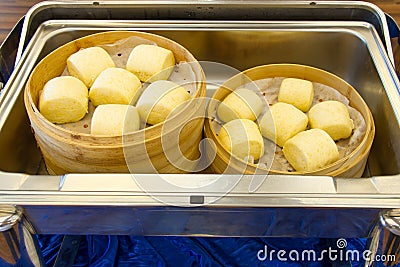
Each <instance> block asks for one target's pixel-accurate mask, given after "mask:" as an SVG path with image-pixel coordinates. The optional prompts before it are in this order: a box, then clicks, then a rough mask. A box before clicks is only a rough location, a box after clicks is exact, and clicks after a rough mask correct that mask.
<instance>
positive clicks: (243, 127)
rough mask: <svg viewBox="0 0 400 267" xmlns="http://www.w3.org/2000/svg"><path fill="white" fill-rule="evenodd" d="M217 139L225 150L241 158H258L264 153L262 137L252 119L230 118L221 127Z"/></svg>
mask: <svg viewBox="0 0 400 267" xmlns="http://www.w3.org/2000/svg"><path fill="white" fill-rule="evenodd" d="M218 139H219V140H220V142H221V144H222V145H223V146H224V147H225V149H226V150H228V151H229V152H230V153H232V154H233V155H235V156H237V157H239V158H241V159H246V158H248V157H252V158H253V159H254V160H258V159H259V158H260V157H261V156H262V155H263V154H264V141H263V138H262V136H261V133H260V130H259V128H258V125H257V124H256V123H255V122H254V121H252V120H248V119H236V120H231V121H230V122H228V123H226V124H224V126H223V127H222V128H221V130H220V131H219V133H218Z"/></svg>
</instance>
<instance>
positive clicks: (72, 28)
mask: <svg viewBox="0 0 400 267" xmlns="http://www.w3.org/2000/svg"><path fill="white" fill-rule="evenodd" d="M71 8H74V9H73V10H74V11H73V12H70V11H71V10H72V9H71ZM114 29H123V30H140V31H146V32H152V33H156V34H159V35H162V36H166V37H168V38H171V39H173V40H175V41H177V42H179V43H181V44H182V45H184V46H185V47H186V48H188V49H189V50H190V51H191V52H192V53H193V54H194V56H195V57H196V58H197V59H198V60H200V61H213V62H219V63H224V64H227V65H229V66H232V67H234V68H237V69H239V70H244V69H246V68H249V67H253V66H256V65H261V64H269V63H299V64H305V65H311V66H315V67H318V68H322V69H325V70H327V71H330V72H332V73H334V74H336V75H338V76H340V77H342V78H343V79H345V80H346V81H347V82H349V83H350V84H351V85H353V87H355V88H356V89H357V90H358V91H359V93H360V94H361V95H362V97H363V98H364V99H365V101H366V102H367V104H368V105H369V107H370V109H371V111H372V113H373V116H374V120H375V124H376V137H375V140H374V144H373V147H372V150H371V153H370V156H369V159H368V164H367V168H366V170H365V173H364V175H363V178H359V179H354V178H352V177H349V178H346V179H343V178H341V179H339V178H332V177H315V176H314V177H306V176H273V175H271V176H268V177H266V178H265V180H264V181H263V182H262V184H261V186H260V187H259V188H258V189H257V190H256V191H255V192H249V190H248V188H249V184H250V181H251V180H252V179H253V178H254V177H251V176H243V177H242V179H241V181H240V183H238V185H237V186H236V187H235V188H234V189H233V190H232V191H231V192H229V193H227V194H226V192H223V191H221V188H219V187H218V186H216V187H215V188H214V189H213V191H211V192H203V191H202V190H201V189H198V190H184V189H182V190H180V191H163V190H157V189H155V190H154V191H152V192H145V191H143V190H142V189H141V188H140V187H139V186H138V185H137V184H136V183H135V182H134V180H133V179H132V177H131V175H129V174H66V175H62V176H50V175H47V174H46V172H45V171H44V168H43V163H42V158H41V154H40V151H39V149H38V148H37V146H36V143H35V140H34V138H33V135H32V133H31V131H30V126H29V122H28V119H27V115H26V114H25V109H24V105H23V99H22V98H23V97H22V96H23V90H24V84H25V82H26V80H27V78H28V77H29V74H30V72H31V71H32V69H33V67H34V66H35V64H36V63H37V62H38V61H39V60H40V59H41V58H43V57H44V56H45V55H47V54H48V53H49V52H51V51H52V50H54V49H55V48H57V47H59V46H60V45H62V44H64V43H66V42H68V41H70V40H73V39H75V38H78V37H81V36H85V35H88V34H91V33H95V32H99V31H106V30H114ZM250 35H251V39H250V37H249V36H250ZM17 58H18V64H17V65H16V67H15V70H14V72H13V74H12V75H11V77H10V79H9V80H8V82H7V84H6V86H5V88H4V89H3V91H2V94H1V97H0V151H2V152H1V154H0V170H1V172H0V204H4V205H18V208H16V209H15V210H13V209H11V210H10V209H7V210H6V211H3V213H4V214H13V215H15V214H24V216H25V218H27V219H24V220H23V221H26V220H27V221H29V222H30V224H31V225H32V227H31V228H32V231H33V229H34V231H35V232H36V233H48V234H54V233H63V234H132V235H207V236H208V235H211V236H214V235H217V236H291V237H311V236H312V237H333V238H336V237H367V236H368V235H369V234H370V231H371V229H373V228H374V226H375V225H376V224H375V223H376V221H377V218H378V216H379V213H382V214H386V215H387V214H390V216H386V217H384V216H383V215H382V216H383V217H381V218H389V217H390V218H394V217H396V216H397V217H398V214H397V213H393V212H392V213H390V212H389V213H388V211H386V210H387V209H393V208H399V207H400V154H399V153H400V143H399V136H400V127H399V126H400V95H399V90H400V83H399V80H398V78H397V76H396V73H395V70H394V68H393V65H392V64H393V56H392V51H391V44H390V38H389V35H388V30H387V27H386V19H385V16H384V14H383V13H382V11H380V10H379V9H377V8H376V7H375V6H373V5H371V4H367V3H363V2H345V1H341V2H328V3H327V2H289V3H281V2H272V3H265V2H257V1H248V2H247V1H246V2H239V1H210V2H208V1H207V2H205V1H199V2H190V3H189V2H180V1H176V2H171V1H168V2H167V1H159V2H146V1H138V2H133V3H132V2H114V1H113V2H111V1H110V2H79V3H72V2H71V3H68V2H49V3H43V4H39V5H37V6H36V7H34V8H33V9H32V10H31V11H29V12H28V14H27V16H26V18H25V23H24V26H23V30H22V34H21V39H20V43H19V50H18V55H17ZM206 76H207V79H208V81H209V82H212V83H214V84H215V83H216V84H221V82H223V81H224V80H225V79H226V78H228V77H229V73H218V74H215V73H212V71H211V70H207V69H206ZM214 89H215V88H214V87H212V86H210V87H209V88H208V90H209V93H210V94H211V93H212V92H213V90H214ZM135 176H136V177H139V178H142V179H150V178H152V175H151V174H140V175H139V174H135ZM161 176H165V177H168V179H171V180H180V179H193V180H197V181H199V180H203V181H206V180H208V179H213V178H214V177H215V175H214V174H190V175H172V174H168V175H167V174H161ZM227 178H229V177H227ZM256 178H257V177H256ZM258 178H259V179H261V180H262V179H263V178H264V177H258ZM159 199H162V200H164V201H165V202H164V203H161V202H160V201H159ZM165 203H174V204H175V205H177V206H173V205H167V204H165ZM205 203H207V205H203V204H205ZM179 206H184V207H179ZM1 213H2V211H1V210H0V214H1ZM394 214H397V215H394ZM397 217H396V218H397ZM0 218H2V217H1V216H0ZM321 220H322V221H324V223H322V224H321V223H320V222H321ZM160 222H162V223H160ZM276 222H279V223H276ZM337 222H340V224H337ZM344 225H345V227H343V226H344ZM381 226H382V224H380V226H378V227H377V228H374V229H375V232H374V233H375V238H377V237H379V234H380V233H381V232H382V231H381V230H380V229H381V228H380V227H381ZM374 240H375V239H374ZM375 241H376V240H375ZM378 243H379V242H378V241H376V242H375V243H374V242H372V244H375V245H376V244H378Z"/></svg>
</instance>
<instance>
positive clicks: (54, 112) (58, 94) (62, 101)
mask: <svg viewBox="0 0 400 267" xmlns="http://www.w3.org/2000/svg"><path fill="white" fill-rule="evenodd" d="M39 110H40V113H41V114H42V115H43V116H44V117H45V118H46V119H47V120H49V121H50V122H53V123H68V122H76V121H79V120H81V119H82V118H83V117H84V116H85V115H86V113H87V112H88V89H87V87H86V86H85V84H84V83H83V82H82V81H81V80H79V79H77V78H75V77H72V76H62V77H56V78H53V79H51V80H50V81H48V82H47V83H46V84H45V86H44V88H43V91H42V93H41V95H40V98H39Z"/></svg>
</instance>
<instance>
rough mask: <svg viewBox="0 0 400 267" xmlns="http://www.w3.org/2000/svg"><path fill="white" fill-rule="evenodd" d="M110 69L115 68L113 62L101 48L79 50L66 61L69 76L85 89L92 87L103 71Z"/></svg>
mask: <svg viewBox="0 0 400 267" xmlns="http://www.w3.org/2000/svg"><path fill="white" fill-rule="evenodd" d="M112 67H115V64H114V61H113V60H112V59H111V56H110V55H109V54H108V53H107V52H106V50H104V49H103V48H101V47H89V48H85V49H82V50H79V51H78V52H76V53H74V54H72V55H71V56H69V58H68V59H67V68H68V72H69V74H70V75H71V76H74V77H76V78H78V79H79V80H81V81H82V82H83V83H84V84H85V85H86V86H87V87H90V86H92V84H93V82H94V80H96V78H97V76H99V74H100V73H101V72H102V71H103V70H105V69H107V68H112Z"/></svg>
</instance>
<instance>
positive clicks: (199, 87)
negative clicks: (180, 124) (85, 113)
mask: <svg viewBox="0 0 400 267" xmlns="http://www.w3.org/2000/svg"><path fill="white" fill-rule="evenodd" d="M113 34H115V35H117V34H125V35H126V36H124V37H122V38H120V39H118V40H122V39H125V38H129V37H132V36H137V35H139V36H140V37H143V38H146V36H151V37H152V38H156V39H161V40H163V41H165V42H168V43H171V44H173V45H174V46H177V47H179V48H180V49H182V50H183V51H185V53H186V56H187V57H188V58H189V59H190V61H186V63H190V64H195V65H196V67H197V68H196V70H195V71H194V73H195V76H196V78H197V79H196V80H195V81H194V82H195V84H196V92H195V94H194V96H193V97H192V98H191V99H190V100H189V101H192V100H193V99H196V98H199V97H201V96H202V91H203V90H204V91H205V74H204V71H203V69H202V67H201V65H200V63H199V62H198V61H197V59H196V58H195V57H194V56H193V54H192V53H191V52H190V51H189V50H188V49H186V48H185V47H184V46H182V45H181V44H179V43H177V42H175V41H173V40H171V39H168V38H166V37H163V36H160V35H157V34H152V33H148V32H142V31H121V30H115V31H104V32H99V33H94V34H89V35H86V36H83V37H80V38H77V39H74V40H72V41H70V42H68V43H66V44H64V45H62V46H60V47H58V48H57V49H55V50H53V51H52V52H51V53H49V54H48V55H46V56H45V57H44V58H43V59H41V60H40V61H39V63H37V64H36V65H35V68H34V69H33V70H32V72H31V73H30V75H29V79H28V81H27V83H26V86H25V93H24V101H25V106H26V107H27V111H28V115H29V114H32V115H33V114H35V115H36V116H29V117H30V119H33V120H35V121H36V122H39V123H45V124H46V125H47V126H49V127H50V128H51V129H53V130H56V131H58V132H61V133H64V134H69V135H73V136H81V137H84V138H85V137H86V138H96V139H102V140H107V139H110V141H111V140H115V139H121V138H123V137H124V138H125V136H127V137H132V136H134V135H138V134H145V131H158V130H161V129H162V128H163V126H164V123H165V122H166V121H168V122H169V123H171V122H173V121H176V120H177V119H178V118H179V115H182V114H186V116H185V117H189V116H190V114H187V112H184V111H186V110H187V109H188V106H189V105H187V104H185V107H184V109H182V110H181V111H179V112H178V113H176V114H174V115H173V116H171V117H170V118H168V119H167V120H166V121H164V122H160V123H157V124H155V125H151V126H149V127H145V128H143V129H140V130H138V131H135V132H131V133H123V134H122V135H97V134H90V133H82V132H76V131H71V130H68V129H65V128H63V127H61V126H59V125H57V124H55V123H52V122H50V121H49V120H47V119H46V118H45V117H44V116H43V115H42V114H41V113H40V111H39V109H38V107H37V104H36V103H34V101H33V99H32V94H31V89H30V84H31V80H32V76H33V74H34V73H35V71H36V70H37V68H38V66H39V65H41V64H44V63H45V62H46V60H48V58H50V57H52V56H53V55H54V54H56V53H57V52H60V51H61V50H63V49H65V48H66V47H67V46H69V45H72V44H73V43H75V42H82V41H85V40H90V39H92V38H96V37H98V36H101V35H113ZM152 41H153V40H152ZM155 42H156V41H155ZM108 43H109V42H99V43H98V44H97V45H100V44H108ZM156 43H157V42H156ZM88 47H91V46H88ZM81 48H83V47H81ZM77 51H78V50H77ZM173 52H174V51H173ZM65 66H66V62H65ZM198 74H200V75H198ZM198 76H200V77H198ZM198 79H200V80H198ZM88 90H89V88H88ZM39 118H41V120H39ZM170 131H172V129H171V130H170ZM49 133H51V134H52V135H53V134H54V136H57V137H58V138H60V136H59V135H57V134H55V132H54V131H47V132H46V134H49ZM166 133H168V132H166ZM157 138H158V136H152V137H151V138H147V137H146V141H152V140H155V139H157ZM65 139H68V140H70V138H65ZM74 140H75V141H77V142H78V141H80V140H81V139H80V138H77V139H74ZM121 142H122V139H121ZM82 143H85V141H82ZM113 143H114V142H110V144H113ZM103 145H104V144H99V145H98V146H103ZM88 146H91V147H93V144H88ZM118 146H119V145H118V144H115V147H118ZM108 147H112V146H108Z"/></svg>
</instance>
